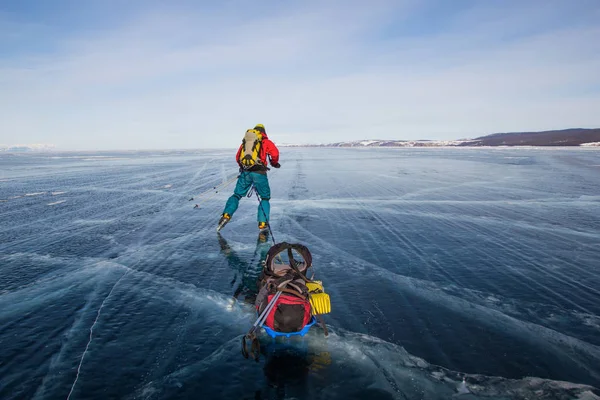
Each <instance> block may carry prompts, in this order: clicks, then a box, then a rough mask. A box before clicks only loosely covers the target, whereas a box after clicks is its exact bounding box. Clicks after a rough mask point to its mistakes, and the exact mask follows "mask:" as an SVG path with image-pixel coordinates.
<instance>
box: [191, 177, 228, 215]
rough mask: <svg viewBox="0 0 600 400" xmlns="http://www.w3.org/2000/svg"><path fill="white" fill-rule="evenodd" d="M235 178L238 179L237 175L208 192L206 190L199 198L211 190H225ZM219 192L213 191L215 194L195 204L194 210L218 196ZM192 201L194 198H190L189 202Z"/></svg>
mask: <svg viewBox="0 0 600 400" xmlns="http://www.w3.org/2000/svg"><path fill="white" fill-rule="evenodd" d="M237 178H239V175H237V176H234V177H233V178H231V179H230V180H228V181H227V182H224V183H221V184H220V185H218V186H215V187H214V188H213V189H209V190H207V191H206V192H204V193H202V194H200V195H199V196H202V195H204V194H206V193H208V192H210V191H211V190H215V189H217V188H220V189H225V188H226V187H227V186H229V185H230V184H231V182H233V181H234V180H236V179H237ZM220 189H219V190H220ZM219 190H216V191H215V192H214V193H213V194H212V195H210V196H208V197H205V198H203V199H202V200H201V201H200V202H199V203H196V205H195V206H194V208H200V204H202V203H204V202H206V201H208V200H210V199H212V198H213V197H215V196H216V195H217V194H219ZM192 200H194V198H193V197H192V198H191V199H190V200H189V201H192Z"/></svg>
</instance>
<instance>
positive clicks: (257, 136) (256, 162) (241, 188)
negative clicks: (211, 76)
mask: <svg viewBox="0 0 600 400" xmlns="http://www.w3.org/2000/svg"><path fill="white" fill-rule="evenodd" d="M267 158H268V159H269V162H270V163H271V165H272V166H273V167H274V168H279V167H280V166H281V165H280V164H279V149H277V146H275V144H274V143H273V142H271V141H270V140H269V137H268V136H267V132H266V131H265V127H264V125H262V124H258V125H256V126H255V127H254V129H249V130H248V131H246V135H245V137H244V140H243V141H242V144H241V145H240V148H239V149H238V151H237V154H236V155H235V160H236V162H237V163H238V165H239V166H240V176H239V177H238V181H237V184H236V185H235V190H234V191H233V195H232V196H231V197H230V198H229V199H228V200H227V203H226V204H225V209H224V210H223V214H222V216H221V219H220V220H219V224H218V226H217V232H218V231H220V230H221V229H222V228H223V227H224V226H225V224H227V223H228V222H229V221H230V220H231V217H232V216H233V213H235V211H236V210H237V208H238V206H239V203H240V199H241V198H242V197H244V196H245V195H246V194H247V193H248V191H249V190H250V188H251V187H252V185H254V187H255V188H256V191H257V192H258V195H259V196H260V203H259V205H258V212H257V220H258V229H260V230H261V231H262V230H265V229H268V223H269V214H270V210H271V205H270V204H269V200H270V199H271V188H270V187H269V179H268V178H267V170H268V168H267Z"/></svg>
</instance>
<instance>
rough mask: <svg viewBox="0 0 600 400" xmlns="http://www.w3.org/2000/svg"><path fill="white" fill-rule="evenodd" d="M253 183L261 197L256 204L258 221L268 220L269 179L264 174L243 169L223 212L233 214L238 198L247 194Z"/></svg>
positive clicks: (236, 207)
mask: <svg viewBox="0 0 600 400" xmlns="http://www.w3.org/2000/svg"><path fill="white" fill-rule="evenodd" d="M253 184H254V187H255V188H256V190H257V191H258V195H259V196H260V198H261V201H260V204H259V205H258V214H257V219H258V222H269V213H270V212H271V205H270V204H269V200H270V199H271V188H270V187H269V179H268V178H267V175H266V174H258V173H256V172H246V171H244V172H242V173H240V176H239V178H238V180H237V184H236V185H235V190H234V191H233V195H232V196H231V197H230V198H229V199H227V203H226V204H225V209H224V210H223V213H227V214H229V215H231V216H233V213H235V211H236V210H237V209H238V206H239V204H240V199H241V198H242V197H244V196H245V195H246V194H248V190H250V188H251V187H252V185H253Z"/></svg>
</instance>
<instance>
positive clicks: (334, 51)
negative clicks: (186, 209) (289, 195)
mask: <svg viewBox="0 0 600 400" xmlns="http://www.w3.org/2000/svg"><path fill="white" fill-rule="evenodd" d="M148 4H151V3H148ZM443 4H445V3H438V2H425V3H423V2H409V1H407V2H403V3H398V2H392V1H378V2H369V3H367V2H354V3H353V2H335V1H334V2H316V1H314V2H312V1H308V2H303V3H300V5H290V4H288V3H281V2H272V3H259V5H258V6H257V7H250V6H249V5H248V3H245V2H235V1H234V2H223V3H221V5H220V6H219V7H213V8H211V9H206V8H205V7H199V8H198V7H197V6H196V5H195V4H190V5H188V6H186V7H179V8H164V6H160V5H157V4H154V5H152V6H150V7H144V8H135V7H132V9H130V10H129V11H128V13H127V15H128V16H129V17H128V18H127V19H125V20H124V21H122V22H121V23H120V24H117V23H115V22H114V21H109V23H108V25H109V26H110V28H106V29H102V27H98V26H95V27H94V29H87V30H86V29H84V28H81V27H78V28H76V29H75V28H74V29H73V30H72V31H68V32H61V33H60V34H56V35H55V38H54V40H51V39H47V41H49V42H52V46H51V48H52V51H41V50H36V49H35V48H34V49H31V50H30V51H23V50H22V49H21V50H20V51H14V52H13V53H12V55H11V54H10V53H9V54H8V55H5V56H4V57H2V58H0V88H1V90H0V121H1V122H0V142H7V143H11V142H51V143H54V144H56V145H57V146H59V147H60V148H65V149H67V148H69V149H74V148H81V149H83V148H86V149H111V148H112V149H114V148H161V147H168V148H203V147H236V146H237V144H238V142H239V140H240V137H241V135H242V133H243V132H244V131H245V129H246V128H248V127H250V126H252V125H253V124H255V123H258V122H261V123H264V124H265V125H267V129H268V131H269V132H270V134H271V137H272V138H273V139H274V140H276V141H277V140H278V137H277V135H278V134H280V135H281V137H285V138H286V140H285V141H290V140H287V139H288V138H290V137H291V138H298V140H296V141H302V142H334V141H339V140H348V139H365V138H394V139H416V138H429V139H455V138H459V137H469V136H479V135H482V134H486V133H492V132H496V131H510V130H530V129H531V130H536V129H552V128H564V127H571V126H581V127H586V126H588V127H591V126H599V125H600V113H598V111H597V110H598V109H600V91H599V90H598V89H599V88H600V77H599V76H598V74H597V72H596V71H598V70H600V41H599V40H597V38H598V37H600V29H599V28H598V27H597V24H594V23H593V21H594V20H595V18H597V16H598V15H599V14H598V10H599V8H598V7H597V6H595V5H594V3H590V5H587V6H586V7H587V8H586V9H585V11H586V12H585V13H583V12H582V11H584V10H583V9H582V8H583V6H581V7H582V8H580V9H577V7H573V5H572V4H570V3H567V2H551V3H549V4H550V5H551V7H546V6H545V7H544V8H543V9H539V3H538V4H536V3H535V2H515V3H510V6H508V7H507V6H504V7H502V8H498V7H497V6H490V5H489V4H488V3H482V4H480V3H474V5H473V6H469V7H463V8H459V9H458V8H457V9H450V10H443V9H442V10H437V9H436V7H442V6H443ZM581 4H584V3H581ZM432 10H433V11H432ZM3 18H4V19H6V16H4V17H3ZM121 19H123V17H121ZM1 20H2V18H1V17H0V21H1ZM429 20H438V21H443V22H440V25H443V26H440V27H437V28H431V29H429V28H427V23H428V21H429ZM419 23H420V24H419ZM32 27H35V28H32ZM11 30H15V31H19V32H31V31H35V32H46V33H47V34H48V35H49V36H50V37H52V35H51V32H52V27H51V26H47V25H43V24H37V23H35V22H30V21H27V22H23V23H16V22H14V21H13V22H11ZM0 32H1V31H0ZM0 37H4V38H5V37H7V35H6V33H5V32H4V33H0ZM3 40H4V39H3ZM46 50H47V48H46ZM283 135H286V136H283ZM300 138H302V139H301V140H300ZM281 141H283V140H281Z"/></svg>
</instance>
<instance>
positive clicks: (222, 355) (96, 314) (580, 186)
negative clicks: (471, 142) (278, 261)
mask: <svg viewBox="0 0 600 400" xmlns="http://www.w3.org/2000/svg"><path fill="white" fill-rule="evenodd" d="M280 150H281V153H282V155H281V165H282V167H281V169H279V170H271V172H270V173H269V180H270V183H271V191H272V200H271V226H272V229H273V235H274V238H275V239H276V240H277V241H278V242H281V241H287V242H295V243H302V244H304V245H306V246H308V248H309V249H310V250H311V252H312V255H313V259H314V266H315V271H316V274H317V276H316V278H317V279H320V280H322V281H323V283H324V286H325V289H326V291H327V292H328V293H329V294H330V295H331V298H332V313H331V314H329V315H326V316H325V319H326V322H327V324H328V327H329V329H330V333H331V334H330V336H329V337H328V338H325V337H323V334H322V331H321V330H318V329H313V330H312V331H311V332H310V334H309V335H308V336H307V337H306V338H305V339H304V340H302V341H296V342H294V343H290V344H289V346H288V347H289V348H292V349H294V351H295V353H293V354H291V353H290V352H286V351H285V350H282V349H278V348H275V347H272V346H271V347H268V346H266V347H267V354H266V355H267V357H266V359H265V357H262V358H261V361H260V362H259V363H255V362H252V361H249V360H246V359H244V358H243V357H242V355H241V353H240V341H241V337H242V336H243V334H244V333H246V332H247V331H248V329H249V328H250V326H251V324H252V322H253V316H254V314H253V309H252V305H251V304H252V302H253V296H254V295H255V281H256V277H257V276H258V274H259V272H260V260H261V257H264V255H265V254H266V251H267V250H268V249H269V247H270V245H271V244H272V242H266V243H265V242H263V241H260V240H258V231H257V227H256V208H257V200H256V198H254V197H253V198H244V199H242V201H241V204H240V208H239V209H238V211H237V213H236V214H235V215H234V218H233V219H232V221H231V222H230V223H229V224H228V225H227V226H226V227H225V228H224V229H223V230H222V231H221V234H222V235H221V236H218V235H217V233H216V232H215V227H216V223H217V221H218V219H219V217H220V214H221V212H222V209H223V206H224V204H225V201H226V199H227V197H228V196H229V195H230V194H231V193H232V191H233V184H232V185H230V186H228V187H227V188H225V189H224V190H220V191H219V192H218V193H214V191H209V193H207V194H206V195H204V196H197V195H198V194H199V193H202V192H205V191H207V190H209V189H211V188H212V187H214V186H216V185H218V184H220V183H222V182H225V181H227V180H228V179H229V178H231V177H233V176H235V175H236V174H237V168H236V165H235V161H234V155H235V149H234V150H218V151H216V150H212V151H208V150H207V151H179V152H178V151H170V152H167V151H165V152H114V153H51V154H33V153H23V154H12V155H11V154H0V398H2V399H23V398H28V399H29V398H32V399H55V398H67V397H70V398H71V399H109V398H123V399H138V398H139V399H185V398H190V399H191V398H199V399H200V398H201V399H212V398H215V399H217V398H232V399H270V398H282V399H283V398H297V399H354V398H356V399H362V398H369V399H370V400H375V399H395V398H397V399H421V398H424V399H437V398H439V399H448V398H451V397H452V396H453V395H459V397H458V398H464V399H474V398H498V399H500V398H503V399H504V398H515V399H520V398H522V399H525V398H534V397H538V396H542V395H546V396H548V397H547V398H565V399H567V398H598V397H585V396H594V395H593V394H592V391H594V393H595V394H596V395H598V396H600V391H599V390H598V389H593V388H591V387H587V386H585V385H590V386H593V387H596V388H599V387H600V150H594V149H578V148H572V149H567V148H544V149H533V148H532V149H510V148H489V149H483V148H479V149H467V148H462V149H451V148H432V149H410V148H400V149H383V148H382V149H370V148H365V149H348V148H346V149H345V148H329V149H326V148H304V149H302V148H282V149H280ZM191 197H194V200H193V201H189V199H190V198H191ZM195 204H198V205H199V207H198V208H196V209H194V208H193V207H194V205H195ZM269 240H271V238H269ZM90 332H91V333H92V334H91V336H90ZM527 377H530V378H527ZM463 378H464V384H463V382H462V381H463ZM533 378H541V379H533ZM466 391H469V392H470V394H461V393H463V392H466ZM561 396H562V397H561ZM582 396H583V397H582Z"/></svg>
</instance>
